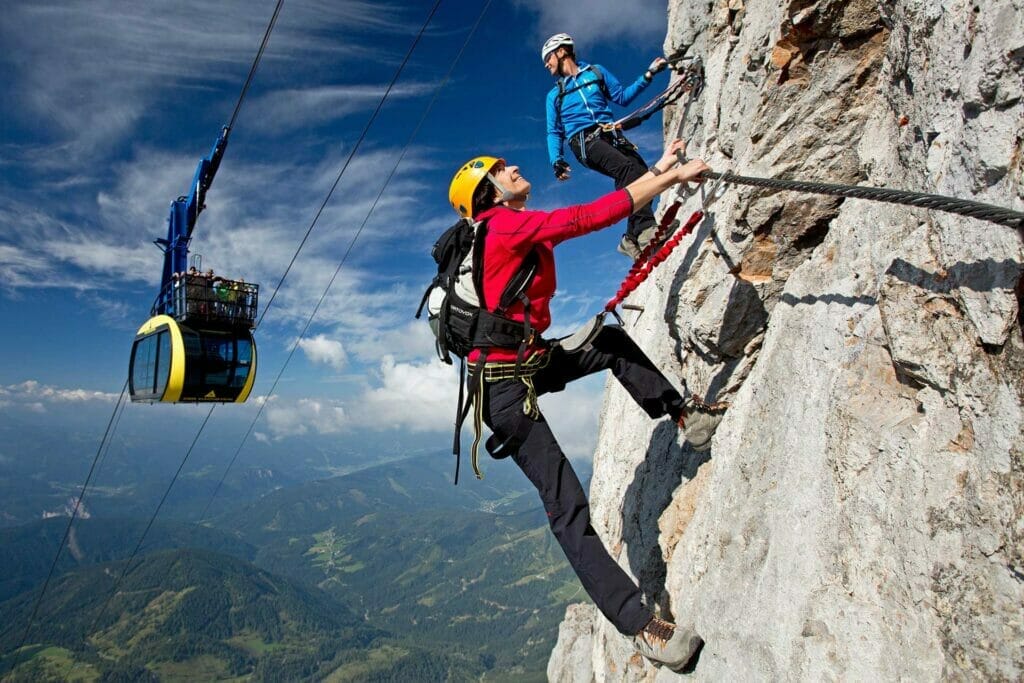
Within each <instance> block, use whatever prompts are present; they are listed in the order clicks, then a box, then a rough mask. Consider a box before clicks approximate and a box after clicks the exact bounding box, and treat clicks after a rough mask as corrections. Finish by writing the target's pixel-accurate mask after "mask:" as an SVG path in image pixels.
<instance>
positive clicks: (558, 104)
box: [555, 64, 612, 126]
mask: <svg viewBox="0 0 1024 683" xmlns="http://www.w3.org/2000/svg"><path fill="white" fill-rule="evenodd" d="M586 71H590V72H592V73H593V74H594V76H596V77H597V87H598V88H600V89H601V94H602V95H604V97H605V99H607V100H611V98H612V96H611V93H610V92H608V84H607V83H605V82H604V72H602V71H601V69H599V68H597V67H596V66H594V65H593V64H587V65H586V66H585V67H583V68H582V69H580V72H579V74H577V75H576V76H577V83H576V85H575V86H573V87H571V88H569V89H568V90H566V88H565V79H566V78H568V76H562V77H561V78H559V79H558V95H557V96H556V97H555V123H556V124H557V125H559V126H561V125H562V100H564V99H565V96H566V95H568V94H570V93H574V92H576V91H577V90H582V89H583V88H586V87H587V86H588V85H593V84H594V81H588V82H586V83H583V84H582V85H581V84H580V83H579V80H578V79H579V75H580V74H582V73H584V72H586Z"/></svg>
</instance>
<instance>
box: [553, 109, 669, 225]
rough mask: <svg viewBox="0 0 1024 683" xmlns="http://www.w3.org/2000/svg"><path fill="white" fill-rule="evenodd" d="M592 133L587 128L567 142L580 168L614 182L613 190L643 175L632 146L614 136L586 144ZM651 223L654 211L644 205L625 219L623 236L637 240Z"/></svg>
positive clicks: (605, 135) (643, 164) (642, 163)
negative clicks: (582, 167)
mask: <svg viewBox="0 0 1024 683" xmlns="http://www.w3.org/2000/svg"><path fill="white" fill-rule="evenodd" d="M593 132H594V128H593V127H591V128H587V129H585V130H583V131H581V132H579V133H577V134H576V135H573V136H572V138H571V139H570V140H569V147H570V148H571V149H572V152H573V154H575V155H576V158H577V159H579V162H580V163H581V164H583V165H584V166H586V167H587V168H589V169H591V170H594V171H597V172H598V173H601V174H603V175H606V176H608V177H609V178H611V179H612V180H614V181H615V189H616V190H621V189H622V188H624V187H625V186H626V185H629V184H630V183H631V182H633V181H634V180H636V179H637V178H639V177H640V176H642V175H643V174H645V173H647V163H646V162H645V161H644V159H643V157H642V156H640V153H639V152H637V151H636V147H634V146H633V143H631V142H630V141H629V140H627V139H626V138H624V137H622V135H621V134H618V135H617V134H615V133H601V134H600V135H597V136H596V137H593V138H592V139H590V140H589V141H588V140H587V137H588V136H590V135H592V134H593ZM654 222H655V221H654V209H653V208H651V204H650V202H648V203H647V204H645V205H644V206H642V207H640V208H638V209H636V211H635V212H634V213H633V215H631V216H630V217H629V220H628V221H627V222H626V226H627V227H626V234H627V235H629V236H630V237H632V238H633V239H637V238H638V237H640V233H641V232H643V231H644V230H646V229H647V228H649V227H651V226H652V225H654Z"/></svg>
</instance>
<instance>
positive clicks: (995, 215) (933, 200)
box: [702, 171, 1024, 230]
mask: <svg viewBox="0 0 1024 683" xmlns="http://www.w3.org/2000/svg"><path fill="white" fill-rule="evenodd" d="M702 175H703V177H705V178H710V179H712V180H721V181H722V182H723V183H725V184H736V185H750V186H753V187H764V188H769V189H774V190H787V191H791V192H807V193H810V194H822V195H830V196H835V197H848V198H850V199H867V200H870V201H875V202H886V203H889V204H902V205H905V206H914V207H917V208H921V209H930V210H932V211H944V212H946V213H954V214H958V215H960V216H968V217H970V218H977V219H979V220H983V221H988V222H990V223H998V224H999V225H1005V226H1006V227H1009V228H1016V229H1018V230H1024V212H1021V211H1014V210H1013V209H1007V208H1005V207H1002V206H995V205H993V204H984V203H982V202H976V201H973V200H969V199H958V198H956V197H946V196H944V195H938V194H925V193H923V192H911V191H909V190H893V189H890V188H886V187H867V186H862V185H843V184H837V183H821V182H813V181H805V180H780V179H774V178H759V177H756V176H742V175H735V174H732V173H717V172H715V171H706V172H704V173H703V174H702Z"/></svg>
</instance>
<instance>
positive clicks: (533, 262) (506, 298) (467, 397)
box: [452, 223, 540, 486]
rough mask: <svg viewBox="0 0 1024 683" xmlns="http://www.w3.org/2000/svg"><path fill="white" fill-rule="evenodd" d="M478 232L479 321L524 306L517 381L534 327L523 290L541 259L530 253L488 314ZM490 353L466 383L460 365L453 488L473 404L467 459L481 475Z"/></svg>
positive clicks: (483, 352)
mask: <svg viewBox="0 0 1024 683" xmlns="http://www.w3.org/2000/svg"><path fill="white" fill-rule="evenodd" d="M477 231H478V232H477V235H476V239H475V241H474V244H473V249H474V252H473V286H474V287H475V288H476V293H477V298H478V299H479V301H480V309H481V316H482V319H483V320H486V316H494V317H495V318H499V319H504V318H505V313H506V311H507V310H508V309H509V308H510V307H511V306H512V305H513V304H514V303H515V302H516V301H521V302H522V303H523V336H522V339H521V341H520V343H519V350H518V351H517V353H516V369H515V375H514V377H515V379H518V378H519V369H520V366H521V365H522V361H523V359H524V358H525V356H526V350H527V348H529V345H530V343H531V342H532V341H533V328H532V326H531V323H530V298H529V297H528V296H527V295H526V288H527V287H529V285H530V283H531V282H533V278H534V276H535V275H536V274H537V268H538V267H539V265H540V259H539V258H538V256H537V252H536V251H535V250H531V251H530V253H529V254H527V255H526V258H524V259H523V262H522V264H520V266H519V269H518V270H517V271H516V273H515V275H513V276H512V277H511V278H509V281H508V283H507V284H506V285H505V289H504V290H502V293H501V297H500V298H499V300H498V307H497V308H496V309H495V311H494V313H490V312H488V311H487V307H486V301H485V299H484V288H483V270H484V269H483V252H484V249H483V243H484V239H485V237H486V235H487V232H486V228H485V226H484V224H483V223H481V224H480V225H478V226H477ZM478 245H479V246H478ZM483 320H482V321H483ZM490 350H491V348H490V347H489V346H485V347H480V355H479V356H478V357H477V359H476V361H475V362H474V363H473V368H472V369H471V370H470V373H469V379H468V381H467V380H466V361H465V359H462V360H461V362H460V365H459V402H458V405H457V406H456V409H455V435H454V437H453V439H452V453H453V455H455V485H456V486H457V485H458V483H459V465H460V463H461V461H462V425H463V424H464V423H465V421H466V418H467V417H468V416H469V411H470V410H472V409H473V406H474V405H475V406H476V411H475V414H474V419H473V445H472V448H471V451H470V460H471V461H472V465H473V471H474V472H476V473H477V477H478V478H482V475H481V474H480V473H479V472H480V469H479V466H478V465H477V462H478V460H479V458H478V454H479V448H480V437H481V435H482V433H483V428H482V424H481V423H482V422H483V404H482V402H481V400H480V398H481V397H482V396H483V382H484V367H485V366H486V365H487V355H488V353H490ZM466 386H468V387H469V391H468V392H464V388H465V387H466Z"/></svg>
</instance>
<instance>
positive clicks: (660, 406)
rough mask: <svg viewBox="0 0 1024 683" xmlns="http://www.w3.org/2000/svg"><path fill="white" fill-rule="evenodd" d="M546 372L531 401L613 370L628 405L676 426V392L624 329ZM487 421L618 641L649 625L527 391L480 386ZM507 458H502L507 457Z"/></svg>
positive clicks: (502, 384)
mask: <svg viewBox="0 0 1024 683" xmlns="http://www.w3.org/2000/svg"><path fill="white" fill-rule="evenodd" d="M550 353H551V356H550V360H549V361H548V363H547V365H546V366H544V367H543V368H541V369H540V370H538V371H537V373H536V374H535V375H533V377H532V378H530V380H529V381H532V384H533V386H534V388H535V389H536V393H537V394H538V395H542V394H545V393H548V392H554V391H561V390H562V389H564V388H565V385H566V384H568V383H569V382H571V381H573V380H575V379H579V378H581V377H584V376H586V375H590V374H593V373H595V372H598V371H599V370H611V371H612V374H614V375H615V378H616V379H618V381H619V382H620V383H621V384H622V386H623V387H624V388H625V389H626V391H627V392H629V394H630V396H632V397H633V400H635V401H636V402H637V404H638V405H639V406H640V407H641V408H642V409H643V410H644V411H645V412H646V413H647V414H648V415H650V416H651V417H652V418H657V417H661V416H663V415H670V416H671V417H672V418H673V419H677V418H678V416H679V413H680V411H681V410H682V406H683V399H682V397H681V396H680V395H679V392H677V391H676V390H675V388H674V387H673V386H672V385H671V384H669V382H668V380H667V379H665V376H664V375H662V374H661V372H659V371H658V369H657V368H656V367H654V364H653V363H652V362H651V361H650V359H649V358H647V356H646V355H645V354H644V352H643V351H642V350H641V349H640V347H639V346H637V345H636V343H635V342H634V341H633V340H632V339H630V338H629V335H627V334H626V333H625V332H624V331H623V330H622V328H621V327H617V326H607V327H605V328H603V329H602V330H601V332H600V333H599V334H598V336H597V337H596V338H595V339H594V341H593V342H592V344H591V345H590V346H589V347H586V348H584V349H581V350H578V351H574V352H571V353H569V352H566V351H564V350H562V349H561V348H559V347H555V348H554V349H552V350H551V351H550ZM484 387H485V388H484V403H483V407H484V419H485V421H486V422H487V425H488V426H489V427H490V428H491V429H492V430H493V431H494V437H492V439H494V440H496V441H497V442H500V443H502V444H503V448H502V451H503V454H507V453H511V455H512V458H513V459H514V460H515V462H516V464H517V465H519V467H520V468H521V469H522V470H523V472H524V473H525V474H526V476H527V477H528V478H529V479H530V481H531V482H533V485H534V486H536V487H537V491H538V492H539V493H540V498H541V501H542V502H543V503H544V509H545V511H546V512H547V516H548V521H549V523H550V524H551V530H552V531H553V532H554V534H555V538H556V539H558V542H559V544H561V546H562V550H564V551H565V555H566V557H567V558H568V560H569V563H570V564H571V565H572V568H573V569H574V570H575V571H576V575H577V576H579V578H580V582H581V583H582V584H583V587H584V589H586V591H587V593H589V594H590V597H591V598H592V599H593V601H594V604H595V605H597V607H598V609H600V610H601V612H602V613H603V614H604V615H605V616H606V617H607V618H608V620H609V621H611V622H612V624H614V625H615V628H617V629H618V630H619V631H620V632H621V633H623V634H626V635H635V634H636V633H638V632H639V631H640V630H641V629H642V628H643V627H644V626H646V625H647V622H648V621H649V620H650V618H651V616H652V613H651V611H650V610H649V609H648V608H647V607H645V606H644V604H643V602H642V595H641V592H640V589H639V588H638V587H637V585H636V583H635V582H634V581H633V580H632V579H631V578H630V577H629V575H628V574H626V572H625V571H623V570H622V568H621V567H619V565H618V564H617V563H616V562H615V560H613V559H612V558H611V556H610V555H609V554H608V550H607V549H606V548H605V547H604V544H603V543H602V542H601V539H600V538H598V537H597V534H596V533H595V532H594V529H593V527H592V526H591V524H590V504H589V503H588V502H587V496H586V493H585V492H584V491H583V487H582V486H581V485H580V482H579V479H578V478H577V476H576V473H575V472H574V471H573V468H572V465H570V464H569V461H568V460H567V459H566V457H565V455H564V454H563V453H562V449H561V448H560V447H559V445H558V442H557V441H556V440H555V437H554V434H552V433H551V429H550V428H549V427H548V423H547V421H546V420H545V419H544V416H543V415H541V414H540V413H539V412H536V413H534V415H535V417H531V416H530V415H528V414H527V413H526V412H525V411H524V402H525V401H526V400H527V396H528V392H529V385H528V383H527V382H524V381H523V380H521V379H520V380H513V379H506V380H501V381H497V382H488V383H485V385H484ZM506 452H507V453H506Z"/></svg>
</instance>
